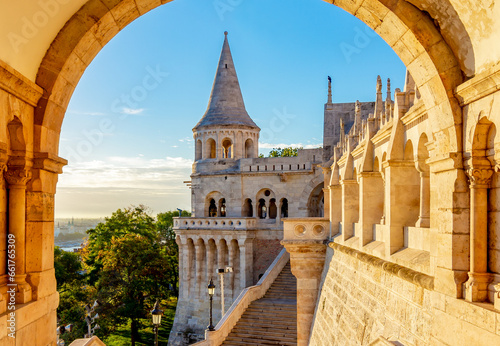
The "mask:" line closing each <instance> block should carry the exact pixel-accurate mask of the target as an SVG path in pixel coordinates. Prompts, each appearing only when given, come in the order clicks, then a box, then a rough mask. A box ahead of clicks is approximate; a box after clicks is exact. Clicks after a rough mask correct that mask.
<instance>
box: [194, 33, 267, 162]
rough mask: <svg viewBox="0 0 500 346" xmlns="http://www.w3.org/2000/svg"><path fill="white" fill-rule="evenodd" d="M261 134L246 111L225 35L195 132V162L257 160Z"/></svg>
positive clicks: (225, 35)
mask: <svg viewBox="0 0 500 346" xmlns="http://www.w3.org/2000/svg"><path fill="white" fill-rule="evenodd" d="M259 132H260V128H259V127H258V126H257V125H256V124H255V123H254V122H253V120H252V119H251V118H250V116H249V115H248V113H247V111H246V109H245V103H244V102H243V96H242V94H241V89H240V84H239V82H238V77H237V75H236V69H235V67H234V63H233V58H232V56H231V50H230V48H229V42H228V40H227V31H226V32H224V43H223V45H222V52H221V55H220V59H219V65H218V67H217V72H216V74H215V79H214V84H213V86H212V93H211V94H210V99H209V101H208V107H207V110H206V112H205V114H204V115H203V117H202V118H201V120H200V121H199V122H198V124H196V126H195V127H194V128H193V137H194V140H195V161H199V160H210V159H217V160H221V159H241V158H248V157H250V158H251V157H257V156H258V152H259V148H258V142H259Z"/></svg>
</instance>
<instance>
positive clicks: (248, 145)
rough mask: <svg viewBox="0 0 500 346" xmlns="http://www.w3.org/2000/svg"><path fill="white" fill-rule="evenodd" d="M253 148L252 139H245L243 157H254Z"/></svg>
mask: <svg viewBox="0 0 500 346" xmlns="http://www.w3.org/2000/svg"><path fill="white" fill-rule="evenodd" d="M253 151H254V149H253V140H252V139H250V138H249V139H247V140H246V141H245V157H246V158H252V157H254V153H253Z"/></svg>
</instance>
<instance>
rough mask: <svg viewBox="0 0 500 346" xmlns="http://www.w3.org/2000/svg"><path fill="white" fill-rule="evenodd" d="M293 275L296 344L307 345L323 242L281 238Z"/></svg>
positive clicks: (321, 268) (317, 289)
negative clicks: (294, 278) (295, 287)
mask: <svg viewBox="0 0 500 346" xmlns="http://www.w3.org/2000/svg"><path fill="white" fill-rule="evenodd" d="M281 244H283V245H284V246H285V248H286V251H288V252H289V253H290V265H291V270H292V274H293V275H294V276H295V277H296V278H297V345H298V346H307V345H308V344H309V337H310V332H311V325H312V322H313V317H314V309H315V308H316V300H317V298H318V291H319V285H320V283H321V273H322V271H323V266H324V264H325V254H326V245H325V244H323V241H322V240H283V241H282V242H281Z"/></svg>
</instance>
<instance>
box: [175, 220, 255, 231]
mask: <svg viewBox="0 0 500 346" xmlns="http://www.w3.org/2000/svg"><path fill="white" fill-rule="evenodd" d="M256 226H257V218H254V217H175V218H174V230H197V229H200V230H202V229H203V230H226V231H227V230H237V231H246V230H252V229H255V228H256Z"/></svg>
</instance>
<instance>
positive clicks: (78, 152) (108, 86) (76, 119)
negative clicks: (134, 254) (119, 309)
mask: <svg viewBox="0 0 500 346" xmlns="http://www.w3.org/2000/svg"><path fill="white" fill-rule="evenodd" d="M225 30H227V31H228V32H229V35H228V39H229V44H230V46H231V51H232V55H233V60H234V63H235V66H236V71H237V74H238V78H239V81H240V86H241V89H242V93H243V97H244V100H245V105H246V108H247V111H248V113H249V114H250V116H251V117H252V118H253V119H254V121H255V122H256V123H257V125H259V127H260V128H261V129H262V130H263V132H262V134H261V143H260V147H261V152H263V153H264V154H267V153H268V152H269V150H270V148H272V147H273V146H276V145H302V146H307V147H314V146H319V145H321V144H322V130H323V106H324V103H325V102H326V92H327V76H328V75H331V76H332V78H333V101H334V102H354V101H355V100H360V101H370V100H374V98H375V82H376V77H377V75H378V74H380V75H381V77H382V80H383V83H384V91H385V81H386V79H387V78H388V77H389V78H391V85H392V88H393V90H394V88H398V87H399V88H401V89H402V88H403V84H404V77H405V67H404V65H403V63H402V62H401V61H400V59H399V58H398V57H397V56H396V54H395V53H394V52H393V51H392V50H391V48H390V47H389V46H388V45H387V44H386V43H385V42H384V41H383V40H382V39H381V38H380V37H379V36H378V35H377V34H375V33H374V32H373V31H371V30H370V29H369V28H368V27H367V26H366V25H365V24H364V23H362V22H361V21H359V20H358V19H356V18H355V17H353V16H351V15H350V14H348V13H346V12H344V11H343V10H341V9H339V8H337V7H335V6H333V5H331V4H328V3H325V2H323V1H320V0H288V1H284V0H251V1H250V0H215V1H212V0H209V1H207V0H176V1H173V2H171V3H168V4H166V5H163V6H161V7H160V8H157V9H155V10H153V11H151V12H149V13H148V14H146V15H144V16H142V17H140V18H139V19H137V20H136V21H134V22H133V23H131V24H130V25H129V26H127V27H126V28H125V29H124V30H122V31H121V32H120V33H119V34H118V35H117V36H116V37H115V38H113V39H112V40H111V41H110V42H109V43H108V44H107V45H106V47H104V49H103V50H102V51H101V52H100V53H99V54H98V55H97V57H96V58H95V59H94V61H93V62H92V63H91V65H90V66H89V67H88V68H87V70H86V71H85V73H84V75H83V76H82V78H81V80H80V83H79V84H78V86H77V88H76V89H75V92H74V94H73V97H72V99H71V102H70V104H69V106H68V110H67V112H66V117H65V120H64V123H63V128H62V132H61V143H60V156H61V157H64V158H66V159H68V160H69V165H68V166H66V167H65V168H64V172H65V173H64V174H63V175H61V176H60V178H59V184H58V192H57V195H56V196H57V197H56V217H71V216H74V217H93V216H96V217H97V216H106V215H109V214H110V213H111V212H113V211H114V210H116V209H117V208H120V207H125V206H128V205H130V204H141V203H142V204H146V205H148V206H150V207H151V209H152V210H153V212H155V213H156V212H161V211H166V210H172V209H175V208H177V207H179V208H183V209H189V208H190V191H189V189H188V188H187V187H186V186H185V185H184V184H183V181H184V180H189V174H190V172H191V163H192V160H193V157H194V149H193V142H192V128H193V126H194V125H195V124H196V123H197V122H198V120H199V119H200V118H201V116H202V115H203V113H204V112H205V110H206V107H207V102H208V98H209V96H210V91H211V87H212V83H213V79H214V75H215V70H216V67H217V62H218V59H219V55H220V50H221V47H222V42H223V38H224V35H223V32H224V31H225ZM384 95H385V93H384ZM280 114H281V115H283V114H286V115H287V117H288V118H290V119H291V121H289V122H287V123H285V124H284V125H285V126H284V128H283V130H281V131H269V129H270V121H271V120H272V119H273V118H276V117H280Z"/></svg>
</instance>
